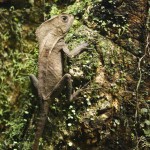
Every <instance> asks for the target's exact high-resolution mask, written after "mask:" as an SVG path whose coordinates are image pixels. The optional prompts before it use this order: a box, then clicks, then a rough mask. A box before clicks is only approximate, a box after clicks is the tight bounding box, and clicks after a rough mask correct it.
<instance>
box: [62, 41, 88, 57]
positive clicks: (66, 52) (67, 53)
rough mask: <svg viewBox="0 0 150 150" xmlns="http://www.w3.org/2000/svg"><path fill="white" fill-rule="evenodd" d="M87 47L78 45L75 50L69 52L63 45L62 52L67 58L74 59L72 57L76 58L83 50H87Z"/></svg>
mask: <svg viewBox="0 0 150 150" xmlns="http://www.w3.org/2000/svg"><path fill="white" fill-rule="evenodd" d="M87 46H88V44H87V43H82V44H80V45H79V46H77V47H76V48H75V49H73V50H71V51H70V50H69V49H68V46H67V45H66V44H65V43H64V44H63V51H64V52H65V54H66V55H67V56H68V57H70V58H72V57H74V56H76V55H78V54H80V53H82V52H83V50H85V49H87Z"/></svg>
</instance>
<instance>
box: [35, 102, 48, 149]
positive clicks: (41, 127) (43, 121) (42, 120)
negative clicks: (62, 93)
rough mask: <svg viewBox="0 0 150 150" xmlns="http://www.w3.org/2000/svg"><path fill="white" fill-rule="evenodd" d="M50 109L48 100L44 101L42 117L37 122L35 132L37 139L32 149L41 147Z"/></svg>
mask: <svg viewBox="0 0 150 150" xmlns="http://www.w3.org/2000/svg"><path fill="white" fill-rule="evenodd" d="M48 110H49V104H48V101H44V103H43V107H42V110H41V113H40V118H39V120H38V123H37V129H36V133H35V139H34V143H33V148H32V150H38V148H39V140H40V138H41V137H42V133H43V130H44V127H45V124H46V121H47V115H48Z"/></svg>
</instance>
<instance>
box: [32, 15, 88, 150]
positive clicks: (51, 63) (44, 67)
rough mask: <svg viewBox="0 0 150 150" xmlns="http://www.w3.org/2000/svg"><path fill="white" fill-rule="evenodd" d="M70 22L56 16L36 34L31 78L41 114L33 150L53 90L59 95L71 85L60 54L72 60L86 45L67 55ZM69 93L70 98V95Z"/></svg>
mask: <svg viewBox="0 0 150 150" xmlns="http://www.w3.org/2000/svg"><path fill="white" fill-rule="evenodd" d="M73 20H74V18H73V16H72V15H68V14H62V15H58V16H56V17H54V18H52V19H50V20H48V21H46V22H44V23H43V24H41V26H40V27H39V28H38V29H37V31H36V36H37V39H38V42H39V58H38V79H36V77H35V76H34V75H30V78H31V80H32V82H33V84H34V86H35V87H36V89H37V91H38V95H39V99H40V105H41V106H40V107H41V113H40V118H39V122H38V124H37V131H36V134H35V141H34V145H33V150H37V149H38V145H39V139H40V137H41V136H42V132H43V130H44V126H45V122H46V119H47V115H48V110H49V104H50V102H51V100H52V99H53V98H54V95H55V94H54V95H53V93H55V92H56V91H55V90H56V89H58V90H59V92H60V91H61V89H62V87H63V84H64V83H67V82H68V81H69V82H71V81H70V80H68V79H70V75H68V74H66V75H64V76H63V68H62V56H61V50H63V51H64V52H65V53H66V54H67V55H68V56H69V57H73V56H75V55H77V54H79V53H80V52H81V51H82V50H83V49H85V48H86V46H87V44H86V43H84V44H81V45H80V46H78V47H77V48H76V49H74V50H73V51H69V49H68V48H67V46H66V44H65V42H64V40H63V37H64V36H65V34H66V33H67V32H68V30H69V28H70V27H71V25H72V23H73ZM54 91H55V92H54ZM57 93H58V92H57ZM68 93H69V94H70V93H71V92H70V91H69V92H68Z"/></svg>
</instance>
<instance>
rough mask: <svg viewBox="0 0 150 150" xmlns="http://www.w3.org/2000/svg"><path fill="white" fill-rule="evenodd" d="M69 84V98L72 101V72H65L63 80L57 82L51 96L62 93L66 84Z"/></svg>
mask: <svg viewBox="0 0 150 150" xmlns="http://www.w3.org/2000/svg"><path fill="white" fill-rule="evenodd" d="M65 85H66V86H67V92H66V93H67V99H68V100H69V101H70V100H71V94H72V79H71V75H70V74H68V73H67V74H65V75H64V76H63V77H62V78H61V80H60V81H59V82H58V83H57V84H56V86H55V87H54V89H53V91H52V93H51V95H50V97H57V96H58V94H60V93H61V91H62V90H63V88H64V86H65Z"/></svg>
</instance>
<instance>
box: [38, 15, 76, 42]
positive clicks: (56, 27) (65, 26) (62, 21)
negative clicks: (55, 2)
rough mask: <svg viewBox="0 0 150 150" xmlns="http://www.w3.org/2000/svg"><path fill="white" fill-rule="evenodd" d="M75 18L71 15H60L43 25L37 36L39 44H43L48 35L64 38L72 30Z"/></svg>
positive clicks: (39, 28)
mask: <svg viewBox="0 0 150 150" xmlns="http://www.w3.org/2000/svg"><path fill="white" fill-rule="evenodd" d="M73 20H74V17H73V15H70V14H60V15H58V16H54V17H52V18H51V19H49V20H47V21H45V22H44V23H42V24H41V25H40V26H39V27H38V28H37V30H36V36H37V38H38V41H39V42H42V40H43V39H44V37H46V36H47V34H48V33H52V34H55V35H56V36H64V35H65V34H66V33H67V32H68V30H69V29H70V27H71V25H72V23H73Z"/></svg>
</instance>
